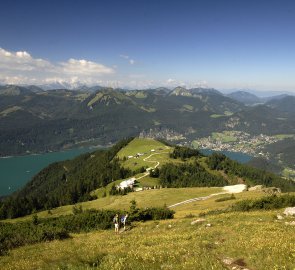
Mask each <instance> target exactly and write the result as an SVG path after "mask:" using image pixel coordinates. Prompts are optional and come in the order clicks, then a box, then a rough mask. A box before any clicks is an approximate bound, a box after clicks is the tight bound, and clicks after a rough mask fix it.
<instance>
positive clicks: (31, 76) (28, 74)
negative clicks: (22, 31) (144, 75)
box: [0, 48, 115, 84]
mask: <svg viewBox="0 0 295 270" xmlns="http://www.w3.org/2000/svg"><path fill="white" fill-rule="evenodd" d="M113 73H115V70H114V69H113V68H111V67H107V66H105V65H103V64H100V63H96V62H93V61H88V60H85V59H73V58H71V59H69V60H68V61H65V62H60V63H51V62H50V61H47V60H44V59H40V58H34V57H32V56H31V55H30V54H29V53H28V52H26V51H19V52H10V51H7V50H4V49H2V48H0V82H2V83H11V84H16V83H18V84H30V83H32V84H33V83H34V84H43V83H46V82H47V81H48V80H51V81H64V82H72V81H73V80H76V81H77V80H79V81H80V82H82V83H96V82H101V79H102V77H103V76H109V75H111V74H113Z"/></svg>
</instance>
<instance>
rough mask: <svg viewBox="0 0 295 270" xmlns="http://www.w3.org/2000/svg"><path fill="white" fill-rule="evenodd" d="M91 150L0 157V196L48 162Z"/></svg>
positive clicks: (17, 187) (80, 149)
mask: <svg viewBox="0 0 295 270" xmlns="http://www.w3.org/2000/svg"><path fill="white" fill-rule="evenodd" d="M91 151H95V149H93V148H92V149H90V148H78V149H72V150H67V151H60V152H52V153H44V154H38V155H27V156H17V157H5V158H0V196H3V195H8V194H10V193H12V192H14V191H16V190H17V189H19V188H20V187H22V186H23V185H25V184H26V183H27V182H28V181H29V180H30V179H31V178H32V177H33V176H34V175H35V174H37V173H38V172H39V171H40V170H42V169H43V168H45V167H46V166H47V165H49V164H50V163H53V162H56V161H62V160H67V159H72V158H74V157H76V156H78V155H80V154H83V153H86V152H91Z"/></svg>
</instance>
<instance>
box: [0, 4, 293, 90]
mask: <svg viewBox="0 0 295 270" xmlns="http://www.w3.org/2000/svg"><path fill="white" fill-rule="evenodd" d="M56 82H60V83H69V84H71V85H79V84H86V85H103V86H112V87H126V88H150V87H159V86H166V87H175V86H178V85H180V86H185V87H189V88H190V87H214V88H217V89H256V90H261V91H267V90H271V91H291V92H295V1H285V0H280V1H272V0H267V1H264V0H260V1H257V0H255V1H253V0H247V1H246V0H245V1H244V0H218V1H213V0H206V1H205V0H204V1H201V0H200V1H199V0H195V1H190V0H182V1H180V0H179V1H174V0H169V1H166V0H157V1H154V0H149V1H144V0H134V1H128V0H126V1H125V0H117V1H115V0H108V1H104V0H97V1H92V0H84V1H81V0H72V1H66V0H59V1H56V0H50V1H46V0H43V1H40V0H38V1H33V0H31V1H30V0H26V1H14V0H9V1H6V0H0V83H2V84H37V85H38V84H51V83H56Z"/></svg>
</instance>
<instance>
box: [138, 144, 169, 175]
mask: <svg viewBox="0 0 295 270" xmlns="http://www.w3.org/2000/svg"><path fill="white" fill-rule="evenodd" d="M165 147H166V149H170V148H169V147H168V146H165ZM162 154H169V152H162V153H153V154H150V155H149V156H148V157H146V158H144V159H143V161H145V162H155V163H156V165H155V166H154V167H153V169H156V168H157V167H158V166H159V165H160V162H159V161H155V160H147V159H149V158H150V157H152V156H155V155H162ZM149 174H150V173H149V172H146V173H144V174H143V175H142V176H139V177H137V178H136V180H139V179H141V178H144V177H146V176H148V175H149Z"/></svg>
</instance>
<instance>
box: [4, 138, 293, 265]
mask: <svg viewBox="0 0 295 270" xmlns="http://www.w3.org/2000/svg"><path fill="white" fill-rule="evenodd" d="M147 142H148V146H147ZM159 148H162V149H163V150H159ZM151 149H155V150H157V151H160V152H161V151H162V152H164V151H165V152H166V151H167V150H168V149H167V148H166V147H165V146H164V145H162V144H161V143H158V142H157V143H155V141H152V140H148V141H147V140H143V139H135V140H133V141H132V142H131V143H130V144H129V145H128V146H127V147H126V148H124V149H123V150H122V151H120V152H119V154H118V155H119V157H120V158H122V157H123V156H127V155H134V154H136V153H138V152H140V153H142V152H149V154H150V150H151ZM147 156H148V154H146V155H145V156H143V157H140V158H139V159H136V161H137V160H141V161H140V162H142V163H143V164H144V165H147V166H154V165H155V163H150V164H147V163H146V162H144V161H143V159H144V158H145V157H147ZM134 160H135V159H134ZM148 160H149V161H152V160H154V161H159V162H160V165H161V164H162V163H164V162H167V161H168V160H169V157H168V154H167V153H162V154H160V155H154V156H153V157H151V158H150V159H148ZM176 162H179V161H176ZM202 162H203V163H204V160H201V163H202ZM124 165H125V166H130V168H132V169H134V168H137V167H138V166H137V165H134V164H132V163H130V160H128V161H126V163H125V164H124ZM203 165H204V164H203ZM136 166H137V167H136ZM207 169H208V168H207ZM152 181H154V180H153V179H151V178H149V177H145V178H143V179H142V182H143V183H142V184H144V183H145V184H146V185H147V184H150V183H151V184H153V183H152ZM118 182H120V180H118ZM108 188H109V187H107V189H108ZM219 191H220V188H181V189H160V190H146V191H142V192H134V193H129V194H128V195H126V196H111V197H109V196H108V197H105V198H100V199H97V200H94V201H90V202H84V203H82V205H83V209H88V208H96V209H98V208H104V209H128V208H129V205H130V201H131V200H132V199H135V200H136V201H137V203H138V206H140V207H151V206H163V205H164V204H167V205H170V204H174V203H177V202H180V201H183V200H186V199H190V198H195V197H200V196H206V195H208V194H212V193H217V192H219ZM97 192H100V193H102V192H103V191H102V190H99V191H97ZM263 195H264V193H261V192H244V193H241V194H236V195H235V196H236V198H237V199H236V200H234V201H223V202H218V203H217V202H215V200H216V198H219V197H221V196H224V195H219V196H216V197H213V198H210V199H208V200H206V201H197V202H192V203H189V204H185V205H181V206H177V207H175V208H174V210H175V211H176V214H175V219H174V220H172V221H161V222H146V223H137V224H134V225H135V227H133V228H132V230H130V231H127V232H124V233H122V234H120V235H115V234H114V233H113V231H96V232H92V233H87V234H78V235H72V236H73V237H72V239H68V240H65V241H53V242H50V243H41V244H35V245H30V246H25V247H21V248H18V249H15V250H13V251H11V252H10V254H9V255H8V256H4V257H0V265H1V269H93V268H96V266H98V269H204V270H207V269H227V268H226V266H225V265H224V264H223V263H222V259H224V258H226V257H231V258H233V259H242V261H243V262H244V263H245V264H246V265H247V267H248V268H249V269H291V270H293V269H294V267H295V263H294V258H295V245H294V244H293V243H295V227H294V226H287V225H285V224H284V222H285V220H284V221H281V222H277V221H275V220H274V218H273V216H274V215H275V214H276V213H278V212H282V211H279V210H276V211H261V212H251V213H228V214H221V215H210V216H208V217H206V219H207V220H206V223H211V224H212V225H213V226H212V227H210V228H207V227H205V226H204V224H201V225H191V224H190V223H191V221H192V220H194V219H196V217H197V216H198V214H200V213H201V212H207V211H209V210H218V209H223V208H225V207H227V206H228V205H230V204H232V203H234V202H236V201H237V200H241V199H246V198H257V197H261V196H263ZM71 212H72V206H71V205H70V206H64V207H60V208H57V209H53V210H52V214H51V215H49V214H48V212H47V211H44V212H41V213H38V216H39V217H48V216H59V215H63V214H70V213H71ZM188 215H189V216H190V218H188ZM194 216H195V217H194ZM24 219H31V216H28V217H25V218H20V219H16V220H12V222H17V221H21V220H24ZM157 225H158V226H157ZM169 225H172V227H171V228H170V226H169ZM93 266H94V267H93ZM231 268H232V267H231Z"/></svg>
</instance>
